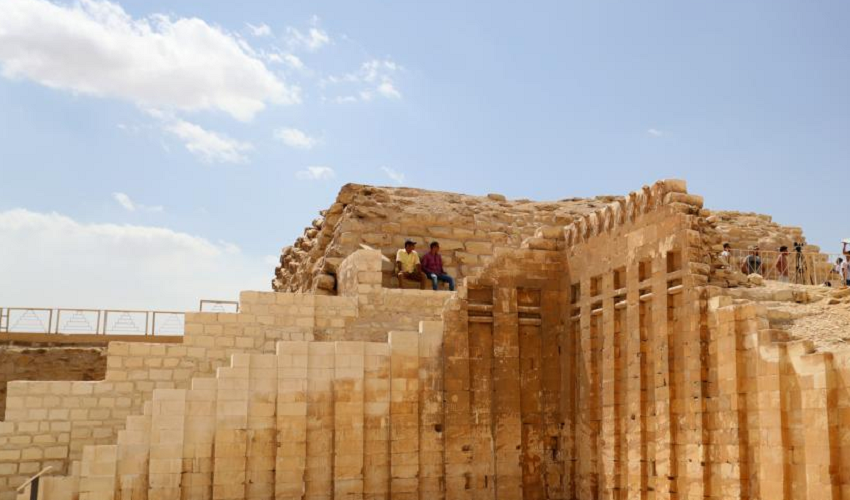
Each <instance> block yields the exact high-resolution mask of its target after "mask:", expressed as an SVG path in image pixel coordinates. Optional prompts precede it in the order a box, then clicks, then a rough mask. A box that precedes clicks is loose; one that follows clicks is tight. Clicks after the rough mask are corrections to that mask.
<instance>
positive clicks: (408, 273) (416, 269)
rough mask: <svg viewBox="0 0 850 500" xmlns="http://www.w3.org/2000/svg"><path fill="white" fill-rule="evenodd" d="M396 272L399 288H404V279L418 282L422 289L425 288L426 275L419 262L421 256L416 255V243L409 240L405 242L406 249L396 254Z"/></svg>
mask: <svg viewBox="0 0 850 500" xmlns="http://www.w3.org/2000/svg"><path fill="white" fill-rule="evenodd" d="M395 270H396V275H397V276H398V286H399V288H404V286H403V285H402V283H403V281H402V280H404V279H408V280H411V281H416V282H418V283H420V286H421V287H422V288H425V274H423V273H422V266H421V264H420V262H419V254H418V253H416V242H415V241H413V240H407V241H405V242H404V248H401V249H399V251H398V252H396V254H395Z"/></svg>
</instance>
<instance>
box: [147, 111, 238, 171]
mask: <svg viewBox="0 0 850 500" xmlns="http://www.w3.org/2000/svg"><path fill="white" fill-rule="evenodd" d="M163 128H164V129H165V130H166V131H167V132H169V133H171V134H172V135H174V136H175V137H177V138H179V139H180V140H181V141H183V143H184V145H185V146H186V149H187V150H189V152H190V153H192V154H193V155H195V156H197V157H198V158H200V159H201V161H203V162H205V163H245V162H247V161H248V157H247V156H246V155H245V153H247V152H248V151H251V150H252V149H254V147H253V146H252V145H251V144H250V143H248V142H242V141H237V140H236V139H233V138H230V137H228V136H226V135H224V134H220V133H217V132H213V131H210V130H206V129H204V128H202V127H201V126H199V125H196V124H194V123H189V122H187V121H185V120H180V119H173V120H168V121H166V122H164V123H163Z"/></svg>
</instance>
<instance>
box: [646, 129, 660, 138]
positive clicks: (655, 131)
mask: <svg viewBox="0 0 850 500" xmlns="http://www.w3.org/2000/svg"><path fill="white" fill-rule="evenodd" d="M646 133H647V134H649V135H651V136H652V137H661V136H662V135H664V132H662V131H661V130H658V129H657V128H650V129H647V130H646Z"/></svg>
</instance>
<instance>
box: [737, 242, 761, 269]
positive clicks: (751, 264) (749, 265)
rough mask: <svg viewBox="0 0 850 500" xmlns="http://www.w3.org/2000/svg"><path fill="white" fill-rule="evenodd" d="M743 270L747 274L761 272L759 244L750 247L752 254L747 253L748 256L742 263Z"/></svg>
mask: <svg viewBox="0 0 850 500" xmlns="http://www.w3.org/2000/svg"><path fill="white" fill-rule="evenodd" d="M741 272H742V273H744V274H746V275H747V276H749V275H751V274H761V256H759V247H758V245H756V246H754V247H751V248H750V255H747V258H746V259H744V262H743V263H742V264H741Z"/></svg>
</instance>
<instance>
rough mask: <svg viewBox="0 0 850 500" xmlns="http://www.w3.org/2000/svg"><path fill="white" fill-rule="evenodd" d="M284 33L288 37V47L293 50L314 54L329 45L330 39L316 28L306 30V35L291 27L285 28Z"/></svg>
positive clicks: (325, 33)
mask: <svg viewBox="0 0 850 500" xmlns="http://www.w3.org/2000/svg"><path fill="white" fill-rule="evenodd" d="M286 32H287V34H288V35H289V37H288V42H289V46H290V47H292V48H294V49H298V48H301V49H306V50H307V51H309V52H315V51H317V50H319V49H321V48H322V47H324V46H325V45H327V44H329V43H331V37H330V36H329V35H328V33H327V32H326V31H325V30H322V29H320V28H318V27H316V26H313V27H311V28H310V29H309V30H307V33H306V34H305V33H302V32H301V31H300V30H299V29H297V28H293V27H288V28H286Z"/></svg>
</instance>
